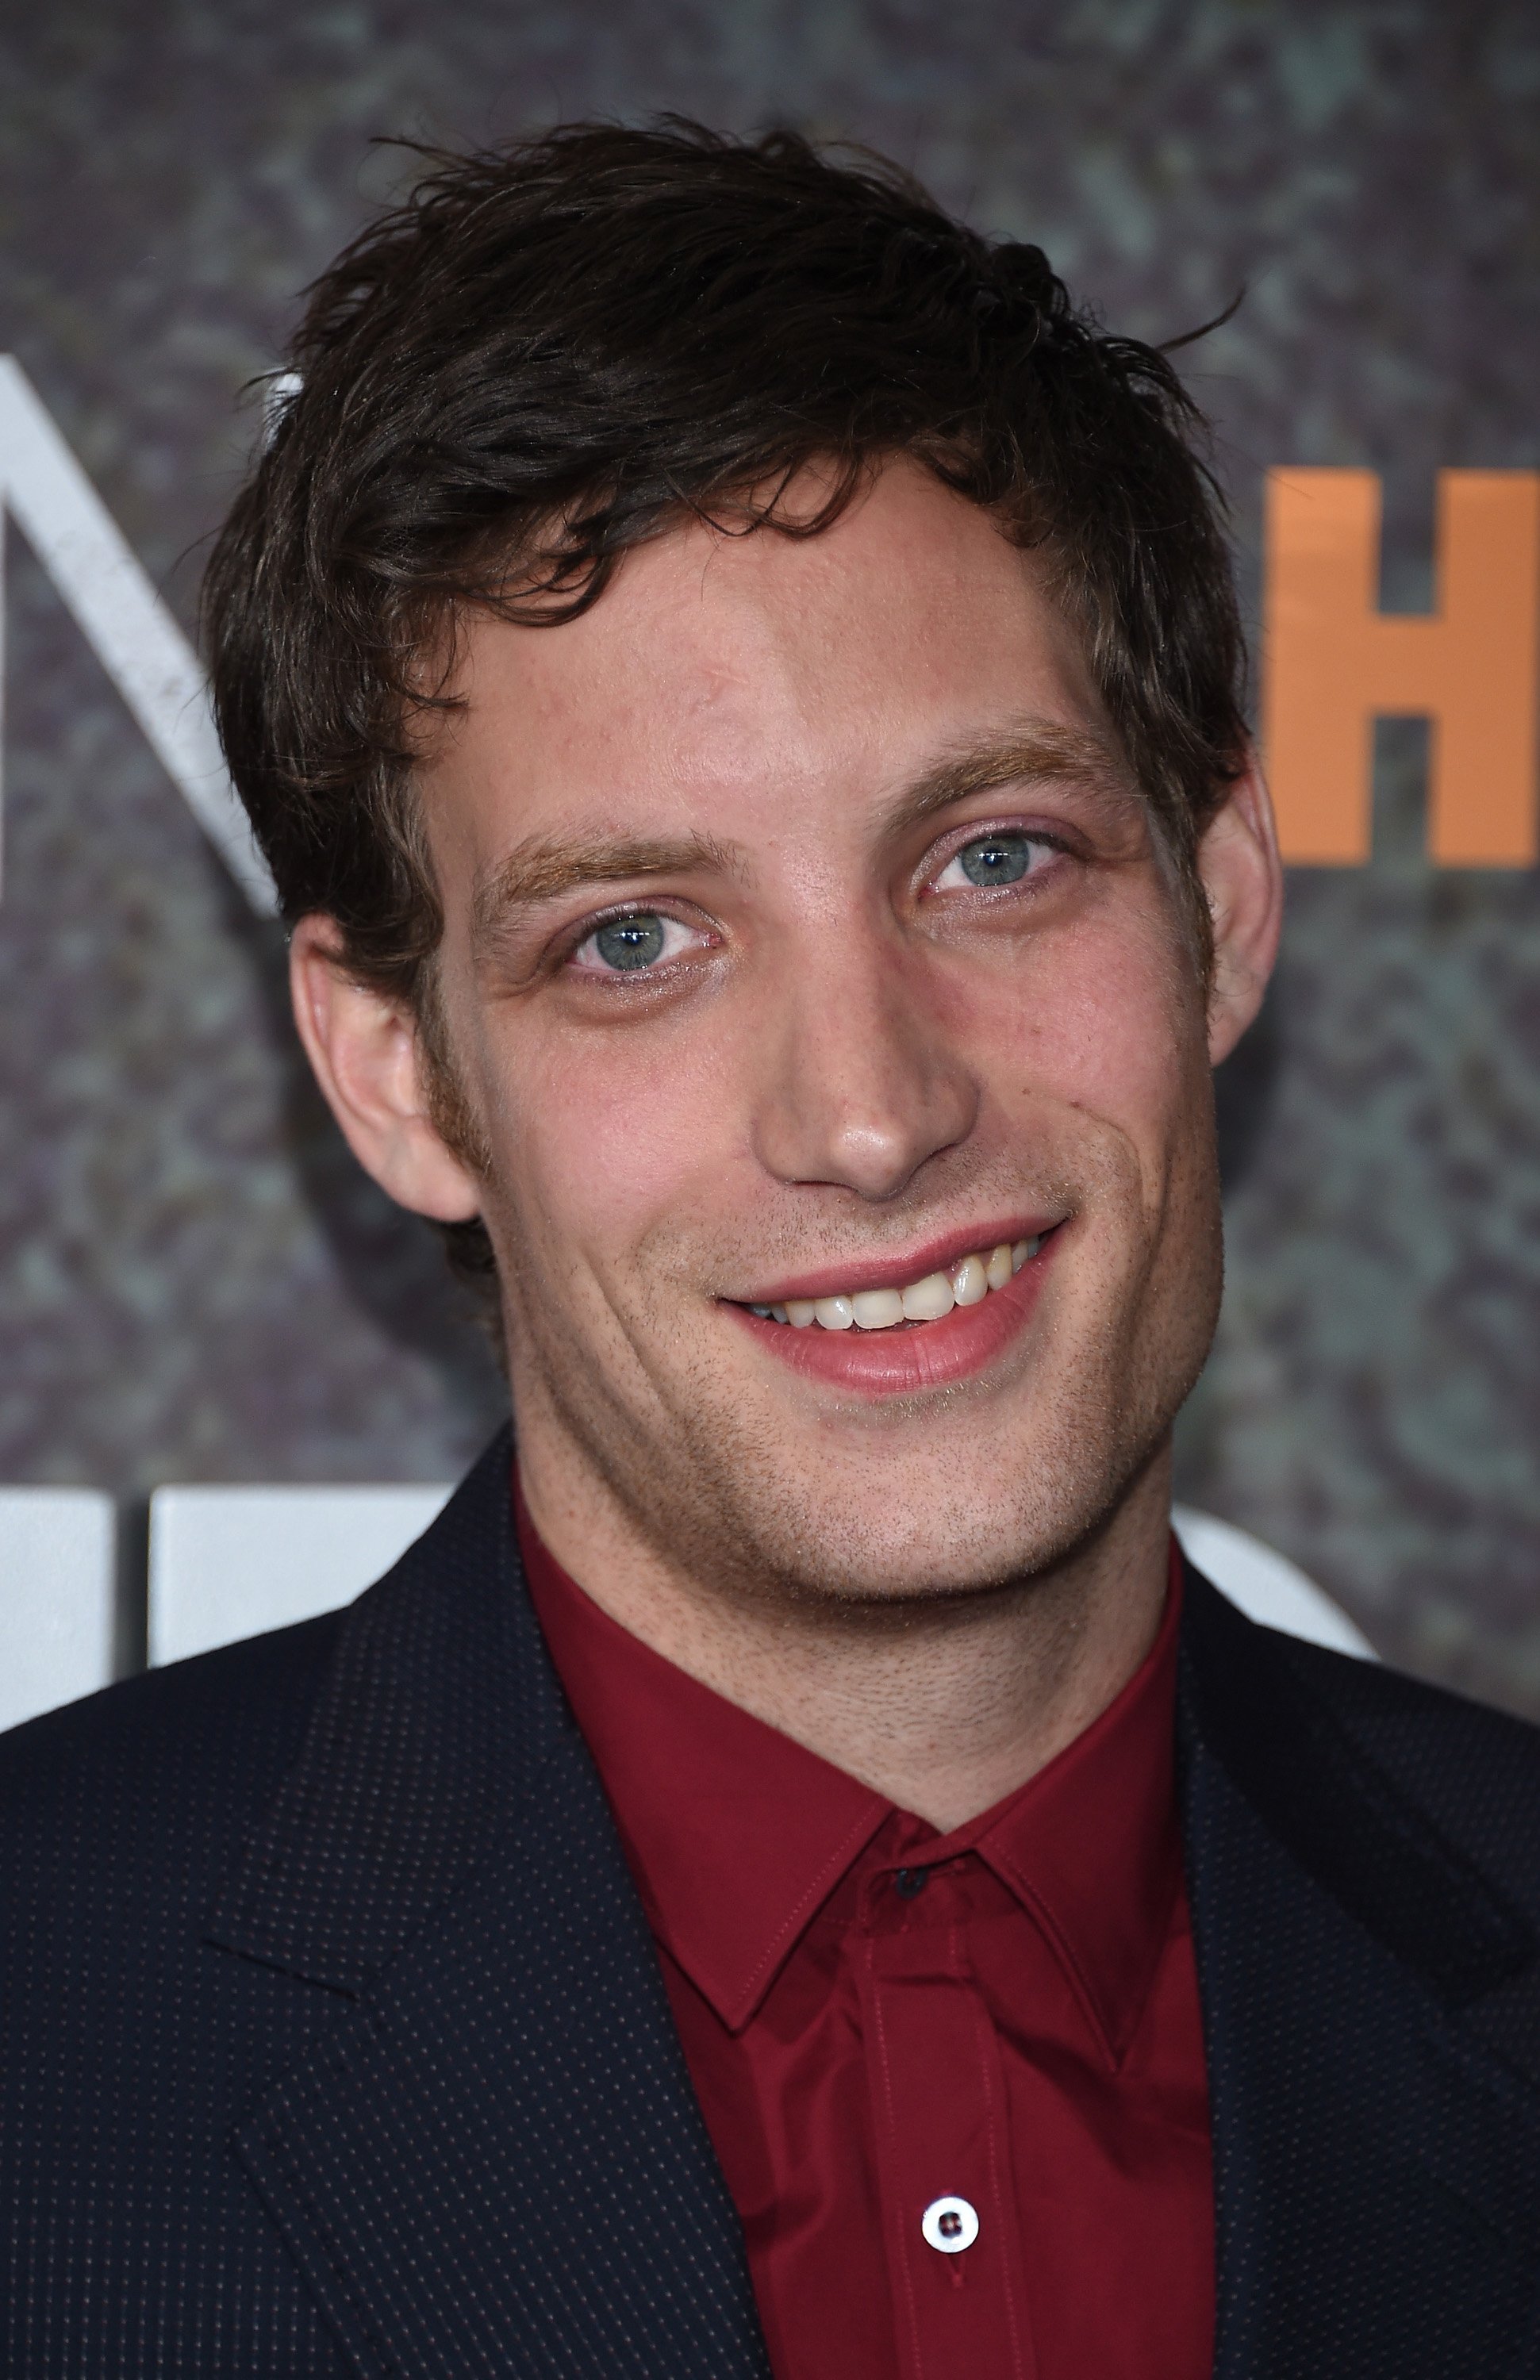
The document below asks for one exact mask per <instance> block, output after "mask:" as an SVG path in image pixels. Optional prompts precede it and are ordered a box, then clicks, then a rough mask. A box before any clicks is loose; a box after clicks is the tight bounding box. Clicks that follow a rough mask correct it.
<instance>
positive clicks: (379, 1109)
mask: <svg viewBox="0 0 1540 2380" xmlns="http://www.w3.org/2000/svg"><path fill="white" fill-rule="evenodd" d="M342 948H343V941H342V933H341V929H339V927H338V925H337V923H336V920H335V919H334V918H333V917H324V916H321V915H316V916H311V917H302V918H301V919H300V920H299V923H298V924H297V926H296V928H295V929H294V935H293V939H292V941H291V943H290V946H289V988H290V992H291V995H292V997H293V1002H294V1018H295V1024H296V1026H297V1028H298V1033H299V1038H300V1040H301V1041H302V1042H303V1044H304V1046H305V1054H306V1056H307V1057H308V1058H309V1062H310V1065H311V1068H312V1070H313V1071H314V1074H315V1077H316V1080H317V1082H318V1083H319V1084H320V1085H321V1091H322V1093H323V1095H324V1097H325V1099H326V1103H327V1105H328V1107H330V1109H331V1111H332V1113H333V1115H334V1116H335V1117H336V1120H337V1123H339V1125H340V1126H341V1128H342V1131H343V1135H344V1137H345V1138H346V1142H347V1145H348V1147H350V1148H351V1149H352V1151H353V1154H354V1156H355V1157H356V1158H357V1159H358V1162H359V1164H360V1165H361V1166H362V1167H363V1168H364V1171H365V1172H366V1173H370V1174H371V1175H372V1176H373V1178H374V1180H375V1181H376V1182H378V1183H379V1184H380V1186H381V1188H382V1190H384V1191H385V1192H387V1193H388V1195H389V1196H391V1197H393V1198H394V1199H395V1200H396V1201H397V1203H398V1204H399V1205H401V1206H403V1207H409V1208H412V1209H413V1211H414V1212H415V1213H417V1214H419V1215H430V1216H431V1217H432V1218H433V1219H434V1220H435V1221H437V1222H441V1223H463V1222H469V1221H470V1220H472V1218H473V1217H475V1216H477V1215H479V1213H480V1211H481V1196H480V1191H479V1185H478V1184H477V1183H476V1181H475V1178H474V1176H473V1175H472V1174H471V1173H470V1172H468V1171H467V1168H466V1167H465V1166H464V1165H463V1164H462V1163H461V1161H460V1160H459V1159H458V1158H457V1157H456V1156H455V1154H454V1152H453V1151H452V1150H451V1149H450V1148H449V1147H448V1146H447V1145H446V1143H445V1142H444V1140H443V1137H442V1136H441V1135H440V1134H439V1132H438V1131H437V1130H436V1128H435V1126H434V1124H433V1123H432V1119H431V1111H430V1100H429V1098H428V1093H427V1084H426V1082H425V1080H424V1075H423V1066H424V1058H423V1051H422V1045H421V1037H420V1035H419V1033H418V1027H417V1024H416V1020H415V1019H414V1018H413V1016H412V1015H411V1014H410V1012H409V1011H408V1010H407V1009H406V1008H405V1007H404V1006H403V1005H402V1003H401V1002H399V1001H397V1000H394V999H392V998H391V997H390V996H389V995H388V994H387V993H385V992H382V991H381V990H377V989H375V988H374V987H373V986H371V985H370V984H367V983H362V982H360V981H359V979H358V977H357V976H355V975H353V974H352V973H350V972H349V970H348V969H347V968H346V966H345V965H344V964H343V960H342Z"/></svg>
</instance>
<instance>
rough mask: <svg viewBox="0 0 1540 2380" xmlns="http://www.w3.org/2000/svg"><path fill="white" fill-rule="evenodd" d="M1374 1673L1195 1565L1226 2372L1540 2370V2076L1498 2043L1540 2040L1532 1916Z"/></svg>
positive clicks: (1205, 1962)
mask: <svg viewBox="0 0 1540 2380" xmlns="http://www.w3.org/2000/svg"><path fill="white" fill-rule="evenodd" d="M1344 1678H1345V1679H1346V1681H1347V1690H1346V1691H1344V1692H1342V1693H1340V1694H1339V1693H1337V1692H1331V1693H1329V1694H1328V1693H1327V1692H1324V1691H1322V1689H1323V1688H1327V1687H1330V1686H1331V1684H1332V1682H1333V1680H1334V1679H1335V1681H1336V1683H1337V1685H1338V1686H1339V1687H1340V1686H1341V1685H1342V1682H1343V1680H1344ZM1353 1683H1354V1682H1353V1679H1352V1670H1351V1668H1350V1667H1349V1666H1348V1665H1345V1664H1343V1663H1342V1662H1341V1661H1340V1657H1337V1656H1332V1655H1326V1654H1318V1653H1314V1652H1312V1651H1310V1650H1308V1649H1307V1648H1304V1647H1301V1646H1298V1645H1293V1644H1292V1643H1291V1641H1290V1640H1289V1639H1287V1638H1283V1637H1279V1636H1277V1635H1274V1634H1273V1633H1271V1632H1270V1631H1268V1630H1266V1629H1261V1628H1258V1627H1256V1626H1255V1625H1254V1624H1253V1623H1252V1622H1251V1621H1247V1620H1245V1619H1243V1617H1242V1616H1241V1614H1240V1613H1239V1612H1237V1611H1235V1610H1234V1609H1232V1608H1231V1605H1230V1604H1228V1603H1227V1602H1226V1601H1225V1600H1224V1599H1223V1597H1220V1596H1219V1595H1218V1594H1217V1593H1216V1592H1215V1590H1214V1589H1213V1588H1212V1587H1211V1586H1210V1585H1208V1584H1207V1581H1206V1580H1204V1579H1203V1578H1202V1577H1201V1576H1200V1575H1199V1574H1198V1573H1196V1572H1194V1570H1193V1569H1192V1568H1191V1566H1190V1565H1189V1568H1188V1574H1187V1603H1186V1609H1185V1613H1184V1626H1183V1648H1182V1689H1181V1701H1180V1705H1179V1718H1178V1745H1179V1755H1180V1757H1181V1765H1182V1772H1183V1781H1182V1801H1183V1835H1184V1840H1185V1844H1186V1859H1187V1872H1188V1888H1189V1897H1190V1900H1191V1904H1192V1912H1193V1926H1194V1942H1195V1946H1196V1949H1197V1958H1198V1972H1199V1979H1200V1986H1201V1989H1202V1994H1203V2000H1204V2029H1205V2036H1206V2043H1207V2060H1208V2079H1209V2102H1210V2111H1211V2119H1212V2125H1213V2140H1214V2175H1215V2197H1216V2206H1215V2215H1216V2240H1217V2255H1218V2275H1217V2282H1218V2307H1217V2313H1218V2334H1217V2347H1216V2362H1215V2373H1216V2380H1291V2375H1294V2374H1299V2375H1302V2380H1303V2375H1304V2374H1319V2373H1326V2372H1331V2373H1339V2372H1340V2373H1347V2372H1351V2373H1352V2374H1354V2380H1425V2375H1426V2380H1447V2375H1453V2374H1461V2375H1463V2374H1466V2373H1472V2372H1494V2373H1497V2372H1503V2373H1507V2372H1510V2371H1517V2370H1519V2369H1521V2368H1522V2369H1523V2370H1526V2371H1527V2370H1529V2369H1530V2368H1531V2366H1530V2362H1529V2361H1528V2360H1527V2357H1526V2359H1525V2360H1524V2361H1523V2362H1522V2364H1521V2362H1520V2360H1519V2359H1520V2357H1521V2355H1522V2353H1523V2352H1524V2349H1523V2342H1524V2341H1525V2340H1526V2339H1528V2340H1529V2341H1530V2346H1529V2353H1533V2351H1534V2340H1533V2335H1532V2325H1534V2322H1535V2320H1536V2289H1535V2267H1534V2218H1535V2209H1536V2206H1537V2205H1540V2096H1537V2094H1536V2090H1535V2078H1534V2075H1533V2074H1531V2075H1529V2076H1526V2075H1525V2074H1524V2073H1523V2072H1522V2071H1521V2070H1520V2069H1519V2068H1518V2066H1517V2065H1516V2064H1515V2063H1514V2062H1513V2060H1512V2058H1511V2056H1497V2055H1493V2054H1492V2045H1494V2044H1497V2043H1498V2036H1499V2035H1501V2036H1502V2039H1501V2043H1500V2046H1503V2047H1505V2048H1507V2049H1508V2050H1509V2051H1510V2052H1511V2051H1512V2049H1513V2047H1514V2046H1515V2045H1517V2044H1527V2045H1528V2056H1529V2058H1531V2059H1532V2060H1533V2058H1534V2045H1535V2044H1536V2043H1540V1974H1537V1969H1536V1964H1535V1958H1534V1937H1533V1935H1532V1932H1531V1929H1530V1926H1529V1924H1528V1922H1527V1920H1526V1919H1525V1917H1524V1916H1523V1915H1522V1913H1521V1912H1520V1911H1519V1910H1517V1909H1516V1908H1514V1907H1513V1906H1511V1905H1510V1903H1509V1902H1508V1901H1507V1900H1506V1899H1505V1898H1504V1897H1503V1896H1502V1895H1501V1894H1500V1893H1498V1891H1497V1890H1496V1889H1495V1888H1494V1887H1493V1886H1492V1884H1491V1883H1490V1882H1489V1881H1488V1879H1487V1878H1486V1877H1485V1876H1484V1875H1483V1874H1482V1873H1481V1872H1480V1871H1479V1870H1478V1869H1477V1868H1476V1867H1475V1866H1474V1864H1473V1863H1472V1862H1471V1861H1470V1860H1469V1859H1468V1858H1466V1857H1465V1856H1464V1855H1463V1853H1462V1852H1460V1851H1459V1850H1458V1849H1457V1848H1456V1847H1455V1845H1453V1844H1452V1843H1451V1842H1449V1841H1448V1840H1445V1839H1444V1838H1443V1837H1442V1836H1441V1835H1440V1834H1439V1833H1438V1832H1437V1829H1436V1828H1434V1827H1433V1826H1432V1824H1431V1823H1430V1822H1429V1820H1428V1818H1427V1817H1426V1815H1425V1813H1424V1812H1423V1811H1422V1810H1421V1809H1420V1808H1419V1807H1418V1805H1417V1804H1416V1803H1414V1802H1413V1801H1412V1800H1410V1799H1409V1798H1408V1796H1407V1794H1406V1793H1405V1792H1404V1791H1401V1789H1400V1788H1399V1786H1398V1785H1397V1784H1396V1783H1395V1782H1394V1781H1393V1779H1391V1778H1390V1776H1389V1775H1388V1774H1387V1772H1386V1770H1385V1769H1384V1767H1381V1766H1380V1765H1379V1764H1378V1763H1376V1760H1375V1759H1374V1758H1372V1757H1371V1755H1369V1753H1368V1752H1367V1751H1366V1750H1365V1749H1364V1745H1363V1743H1362V1742H1361V1741H1360V1740H1358V1739H1357V1738H1355V1736H1354V1734H1353V1733H1352V1730H1351V1729H1350V1727H1349V1725H1348V1724H1347V1723H1346V1721H1345V1720H1344V1719H1343V1718H1341V1717H1340V1709H1341V1708H1343V1707H1344V1706H1345V1707H1347V1708H1348V1709H1352V1707H1353V1705H1354V1702H1355V1700H1356V1695H1355V1694H1354V1692H1353V1691H1352V1687H1353ZM1375 1688H1376V1694H1377V1693H1378V1692H1379V1690H1381V1689H1382V1688H1388V1689H1389V1690H1390V1691H1391V1692H1392V1693H1395V1692H1398V1691H1399V1690H1400V1682H1396V1681H1391V1680H1382V1679H1377V1678H1376V1681H1375ZM1405 1692H1406V1694H1407V1696H1408V1697H1409V1698H1411V1697H1414V1696H1415V1695H1417V1694H1419V1693H1420V1692H1421V1690H1420V1689H1417V1688H1415V1687H1413V1686H1410V1685H1407V1686H1406V1689H1405ZM1429 1699H1430V1701H1431V1699H1432V1698H1431V1697H1430V1698H1429ZM1440 1707H1441V1708H1442V1709H1443V1710H1444V1711H1445V1712H1446V1713H1448V1710H1449V1706H1448V1704H1447V1703H1445V1704H1442V1705H1441V1706H1440ZM1429 1732H1430V1733H1431V1730H1430V1731H1429ZM1424 1740H1425V1741H1426V1740H1427V1739H1426V1738H1425V1739H1424ZM1529 1822H1530V1823H1531V1824H1533V1813H1531V1814H1529ZM1494 2018H1496V2020H1497V2022H1496V2024H1495V2025H1494V2022H1493V2019H1494Z"/></svg>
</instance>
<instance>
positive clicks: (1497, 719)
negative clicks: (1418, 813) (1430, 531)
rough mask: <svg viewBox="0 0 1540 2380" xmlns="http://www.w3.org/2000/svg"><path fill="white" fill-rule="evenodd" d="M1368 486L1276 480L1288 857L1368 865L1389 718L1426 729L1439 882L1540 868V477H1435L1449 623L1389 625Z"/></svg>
mask: <svg viewBox="0 0 1540 2380" xmlns="http://www.w3.org/2000/svg"><path fill="white" fill-rule="evenodd" d="M1379 510H1380V501H1379V481H1378V480H1377V478H1376V475H1375V473H1374V472H1372V471H1313V470H1312V471H1306V470H1299V471H1292V470H1285V471H1270V472H1269V473H1268V475H1267V625H1266V630H1265V635H1264V662H1265V666H1266V672H1267V680H1266V690H1265V695H1264V701H1263V713H1264V716H1263V737H1264V743H1265V746H1266V749H1267V771H1268V775H1269V777H1270V779H1271V782H1272V790H1273V799H1274V801H1275V802H1276V803H1277V805H1278V819H1279V837H1280V840H1281V842H1282V844H1283V856H1284V857H1285V858H1286V859H1291V860H1297V861H1304V862H1305V863H1306V864H1314V865H1316V866H1317V867H1327V868H1343V867H1352V866H1354V865H1355V864H1357V863H1359V862H1361V861H1363V860H1365V859H1367V858H1368V856H1369V842H1370V825H1371V817H1372V804H1371V783H1370V764H1371V755H1372V750H1373V744H1372V729H1373V723H1374V721H1375V719H1376V716H1381V717H1383V716H1385V715H1387V714H1389V715H1395V714H1402V715H1404V714H1406V713H1411V714H1413V716H1420V717H1423V718H1425V719H1427V720H1428V721H1429V722H1431V733H1430V739H1429V760H1428V821H1427V843H1428V851H1429V854H1430V856H1432V858H1433V859H1434V860H1435V861H1436V862H1437V864H1438V865H1439V866H1440V867H1444V868H1527V867H1529V866H1530V865H1531V864H1532V862H1533V861H1534V857H1535V841H1536V838H1535V726H1536V708H1537V689H1536V670H1537V666H1540V651H1537V631H1540V472H1534V471H1440V472H1439V474H1438V524H1437V560H1436V572H1437V598H1436V600H1437V609H1436V610H1435V611H1434V612H1433V613H1428V614H1425V615H1419V614H1415V613H1383V612H1381V611H1380V610H1379V608H1378V604H1377V601H1376V588H1377V583H1378V578H1379Z"/></svg>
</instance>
